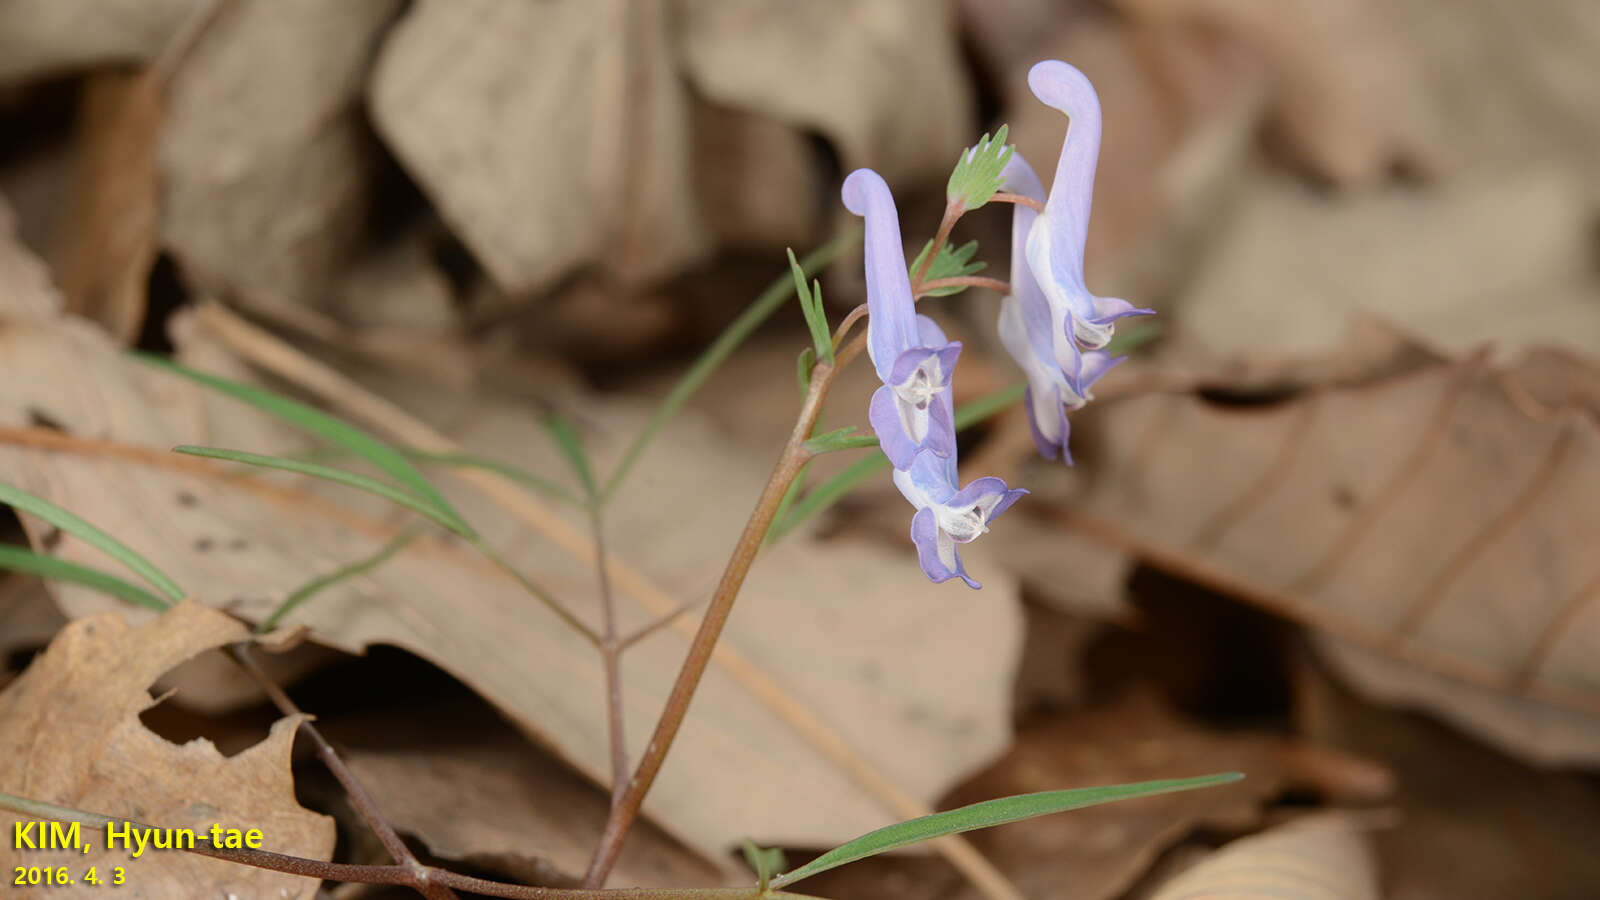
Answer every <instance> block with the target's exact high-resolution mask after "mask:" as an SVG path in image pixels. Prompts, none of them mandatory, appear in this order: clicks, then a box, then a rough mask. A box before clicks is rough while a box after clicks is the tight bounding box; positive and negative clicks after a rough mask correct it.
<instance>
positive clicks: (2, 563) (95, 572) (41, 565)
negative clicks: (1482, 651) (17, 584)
mask: <svg viewBox="0 0 1600 900" xmlns="http://www.w3.org/2000/svg"><path fill="white" fill-rule="evenodd" d="M0 569H10V570H11V571H13V572H24V573H26V574H29V575H37V576H39V577H40V578H48V579H51V580H52V581H70V582H72V583H73V584H81V585H83V586H84V587H87V588H93V589H94V590H97V591H99V592H100V593H102V594H108V595H110V596H112V597H116V598H117V599H118V600H124V601H127V602H128V603H132V604H133V605H134V606H143V607H145V608H146V609H153V610H155V611H157V612H160V611H161V610H164V609H166V608H167V607H168V606H169V605H170V604H169V603H167V601H165V600H163V599H161V598H160V597H157V596H156V595H155V594H152V593H150V592H149V591H147V590H145V589H144V588H142V587H139V586H138V585H137V584H134V583H133V582H131V581H124V580H123V579H121V578H118V577H117V576H115V575H111V574H108V573H106V572H102V571H100V570H99V569H91V568H89V567H88V566H80V565H78V564H77V563H75V562H68V561H66V560H64V559H57V558H55V557H54V556H47V555H45V554H43V553H35V552H33V551H32V550H29V549H27V548H25V547H13V546H11V545H10V544H0Z"/></svg>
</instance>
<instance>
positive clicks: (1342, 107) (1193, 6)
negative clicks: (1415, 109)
mask: <svg viewBox="0 0 1600 900" xmlns="http://www.w3.org/2000/svg"><path fill="white" fill-rule="evenodd" d="M1378 5H1379V4H1374V3H1371V2H1370V0H1359V2H1350V0H1285V2H1280V3H1267V4H1264V3H1252V2H1249V0H1121V3H1120V6H1121V7H1122V8H1123V9H1125V10H1126V11H1128V12H1130V13H1131V14H1133V15H1134V16H1135V17H1136V18H1139V19H1142V20H1145V21H1148V22H1154V23H1166V24H1172V23H1182V22H1189V23H1203V24H1205V25H1208V26H1212V27H1216V28H1219V29H1221V30H1223V31H1224V32H1226V33H1228V34H1230V35H1232V36H1234V37H1236V38H1238V39H1239V40H1241V41H1242V42H1244V43H1246V44H1248V45H1250V46H1251V47H1253V48H1255V49H1256V50H1257V51H1258V52H1260V53H1261V54H1262V56H1263V57H1265V58H1266V59H1267V60H1268V61H1269V62H1270V64H1271V65H1272V67H1273V73H1274V75H1275V82H1276V87H1275V92H1274V93H1275V98H1274V115H1275V118H1276V119H1277V125H1278V130H1279V131H1280V132H1281V133H1282V134H1283V135H1284V137H1285V139H1286V143H1287V144H1288V145H1289V146H1290V148H1291V149H1292V150H1293V151H1294V152H1295V153H1297V154H1298V155H1299V156H1300V157H1301V158H1303V159H1304V160H1305V161H1306V163H1307V164H1308V165H1310V166H1311V167H1312V168H1313V169H1314V170H1316V171H1317V172H1318V173H1320V174H1321V175H1323V176H1324V177H1326V178H1329V179H1332V180H1334V181H1337V182H1340V183H1342V184H1372V183H1375V182H1377V181H1378V180H1380V179H1381V178H1382V177H1383V175H1384V174H1386V172H1387V170H1388V168H1389V165H1390V163H1391V162H1392V161H1393V160H1394V159H1395V158H1396V157H1397V156H1399V155H1400V153H1401V149H1402V146H1403V143H1404V141H1403V138H1402V134H1403V129H1402V124H1401V123H1403V122H1404V121H1405V118H1404V112H1405V111H1406V110H1407V109H1408V108H1409V107H1406V106H1404V105H1403V103H1404V101H1406V100H1408V99H1410V98H1411V97H1413V96H1414V95H1415V94H1416V92H1417V91H1419V90H1420V87H1419V86H1418V83H1417V82H1418V76H1417V74H1416V72H1415V71H1414V69H1413V67H1412V66H1410V65H1408V62H1409V60H1408V58H1407V56H1406V54H1405V53H1404V52H1403V47H1402V46H1401V45H1400V44H1399V43H1398V42H1397V41H1396V40H1395V37H1394V35H1393V34H1392V33H1391V32H1389V31H1386V30H1385V29H1384V28H1383V27H1382V26H1381V23H1380V22H1379V20H1378V17H1377V16H1376V15H1375V7H1376V6H1378Z"/></svg>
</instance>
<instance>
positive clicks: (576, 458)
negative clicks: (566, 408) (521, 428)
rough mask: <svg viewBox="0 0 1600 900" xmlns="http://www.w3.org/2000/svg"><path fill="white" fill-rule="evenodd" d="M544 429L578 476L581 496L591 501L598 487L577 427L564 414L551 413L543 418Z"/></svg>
mask: <svg viewBox="0 0 1600 900" xmlns="http://www.w3.org/2000/svg"><path fill="white" fill-rule="evenodd" d="M544 430H545V432H546V433H548V434H549V435H550V440H551V441H553V442H555V445H556V449H557V450H560V451H561V456H562V458H564V459H565V460H566V461H567V465H568V466H569V467H571V469H572V473H573V474H574V475H576V476H578V485H579V486H580V487H582V488H583V496H584V497H586V498H588V501H589V502H590V503H593V502H594V499H595V495H596V492H597V491H598V490H599V487H598V486H597V485H596V483H595V480H594V468H593V467H592V466H590V465H589V453H588V451H586V450H585V449H584V448H583V438H582V437H580V436H579V434H578V429H577V427H576V426H574V425H573V424H572V420H571V419H569V418H567V417H566V416H564V415H562V414H560V413H551V414H550V415H548V416H545V418H544Z"/></svg>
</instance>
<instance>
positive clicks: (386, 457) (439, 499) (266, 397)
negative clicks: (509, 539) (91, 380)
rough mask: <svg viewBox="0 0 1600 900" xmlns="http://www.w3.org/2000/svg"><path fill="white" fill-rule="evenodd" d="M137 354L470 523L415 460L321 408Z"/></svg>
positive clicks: (444, 513)
mask: <svg viewBox="0 0 1600 900" xmlns="http://www.w3.org/2000/svg"><path fill="white" fill-rule="evenodd" d="M134 356H135V358H137V359H139V360H141V361H142V362H145V363H147V364H149V365H152V366H155V367H156V368H159V369H163V370H165V371H168V372H171V373H173V374H175V375H181V376H183V377H184V378H187V379H189V380H190V381H195V382H198V383H200V384H202V385H205V386H206V387H209V388H211V389H212V390H215V391H218V392H219V393H223V394H227V395H228V396H230V397H232V398H234V399H235V400H239V401H241V402H244V403H247V404H249V405H250V406H254V407H255V408H256V409H259V410H261V411H262V412H264V413H267V414H268V415H270V416H273V417H274V418H277V419H279V420H281V421H283V422H287V423H288V424H290V425H293V426H295V427H296V428H300V429H302V430H305V431H308V432H310V433H312V434H314V435H316V436H317V437H320V438H322V439H323V440H325V441H327V442H328V443H330V444H335V445H337V446H340V447H343V448H345V449H346V450H349V451H350V452H352V453H354V454H356V455H357V456H359V457H361V458H362V459H365V460H366V461H367V462H370V463H371V464H372V465H374V466H376V467H377V468H378V469H380V470H381V471H383V472H385V473H387V474H388V475H389V476H390V477H391V478H393V479H394V480H395V481H398V482H399V483H400V484H402V485H404V486H405V488H406V490H407V491H409V492H410V493H411V494H413V495H415V496H416V497H417V498H419V499H420V500H421V501H422V502H423V503H425V504H426V505H428V506H430V507H432V508H433V509H434V510H436V511H437V512H438V513H440V515H441V516H442V517H443V518H446V519H449V520H451V521H452V522H454V523H456V525H457V526H460V527H461V528H465V527H466V522H465V521H464V520H462V518H461V516H460V514H459V513H457V512H456V511H455V509H454V508H453V507H451V505H450V503H449V501H447V500H445V498H444V495H442V494H440V493H439V492H438V490H436V489H435V488H434V486H433V485H432V484H430V483H429V482H428V479H427V478H425V477H423V474H422V473H421V472H420V471H418V470H417V467H416V466H414V465H412V464H411V462H410V460H408V459H406V457H405V455H404V454H403V453H401V452H400V451H399V450H396V449H395V448H393V447H391V446H389V445H388V444H386V443H384V442H383V441H380V440H378V439H377V438H375V437H373V436H372V435H370V434H368V433H367V432H365V431H363V430H361V429H360V428H357V427H356V426H354V425H351V424H350V423H348V422H345V421H343V420H341V419H338V418H335V417H334V416H331V415H329V414H327V413H325V412H323V411H322V410H320V409H315V408H313V407H310V406H307V405H306V404H304V403H301V402H299V401H297V400H291V399H289V398H288V397H285V396H283V395H281V394H275V393H273V392H272V391H269V390H266V389H264V388H259V387H256V386H255V385H250V384H244V383H242V382H238V381H232V380H230V379H227V378H222V377H220V376H217V375H212V374H210V373H208V372H201V371H199V370H197V369H191V368H189V367H188V366H184V365H180V364H178V363H175V362H172V361H171V360H166V359H162V358H160V357H157V356H150V355H148V354H142V353H136V354H134ZM451 530H453V531H454V530H456V528H454V527H452V529H451Z"/></svg>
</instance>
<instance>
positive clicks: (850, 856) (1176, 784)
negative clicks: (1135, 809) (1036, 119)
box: [771, 772, 1244, 887]
mask: <svg viewBox="0 0 1600 900" xmlns="http://www.w3.org/2000/svg"><path fill="white" fill-rule="evenodd" d="M1243 777H1244V776H1243V775H1242V774H1240V773H1238V772H1225V773H1222V774H1218V775H1204V776H1201V777H1198V778H1169V779H1162V780H1160V781H1141V782H1137V783H1134V784H1118V785H1108V786H1105V787H1092V788H1073V789H1070V790H1064V791H1043V792H1040V793H1037V794H1019V795H1017V796H1014V797H1001V798H999V799H997V800H985V801H983V802H982V803H974V804H972V805H971V806H963V807H961V808H960V809H952V810H949V811H947V812H941V813H934V814H933V815H929V816H923V817H922V818H920V819H911V820H910V821H906V822H900V823H898V824H895V825H890V826H888V827H887V828H880V829H878V830H877V831H872V832H868V833H867V834H864V835H862V836H861V837H858V838H856V839H855V840H852V841H846V842H845V843H843V844H841V845H839V846H838V847H835V848H834V849H832V850H829V851H828V852H827V853H824V854H822V855H821V856H819V857H817V858H816V859H814V860H812V861H811V862H809V863H807V864H805V865H803V866H801V867H800V868H798V869H795V870H794V871H792V872H788V873H786V874H784V875H780V876H778V877H777V878H774V879H772V882H771V883H772V886H774V887H782V886H784V885H786V884H793V883H794V882H796V881H799V880H801V879H802V878H809V877H811V876H812V875H816V874H818V873H821V872H826V871H828V870H829V869H835V868H838V867H839V866H842V865H845V864H847V863H852V862H855V861H856V860H860V859H865V858H867V857H869V856H876V855H878V854H880V853H886V852H888V851H890V850H896V849H899V848H900V847H908V846H910V845H912V844H920V843H922V842H923V841H930V840H933V839H935V838H941V837H945V836H946V835H951V834H960V833H962V832H966V831H974V830H976V829H979V828H989V827H992V826H994V825H1004V824H1007V823H1010V822H1021V821H1023V820H1025V819H1032V818H1036V817H1038V816H1045V815H1050V814H1052V813H1058V812H1066V811H1068V810H1074V809H1083V808H1084V807H1087V806H1098V805H1100V804H1102V803H1112V802H1115V801H1118V800H1132V799H1134V798H1136V797H1151V796H1155V795H1157V794H1169V793H1173V792H1175V791H1188V790H1194V789H1196V788H1203V787H1212V786H1215V785H1219V784H1227V783H1228V782H1232V781H1238V780H1239V779H1241V778H1243Z"/></svg>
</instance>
